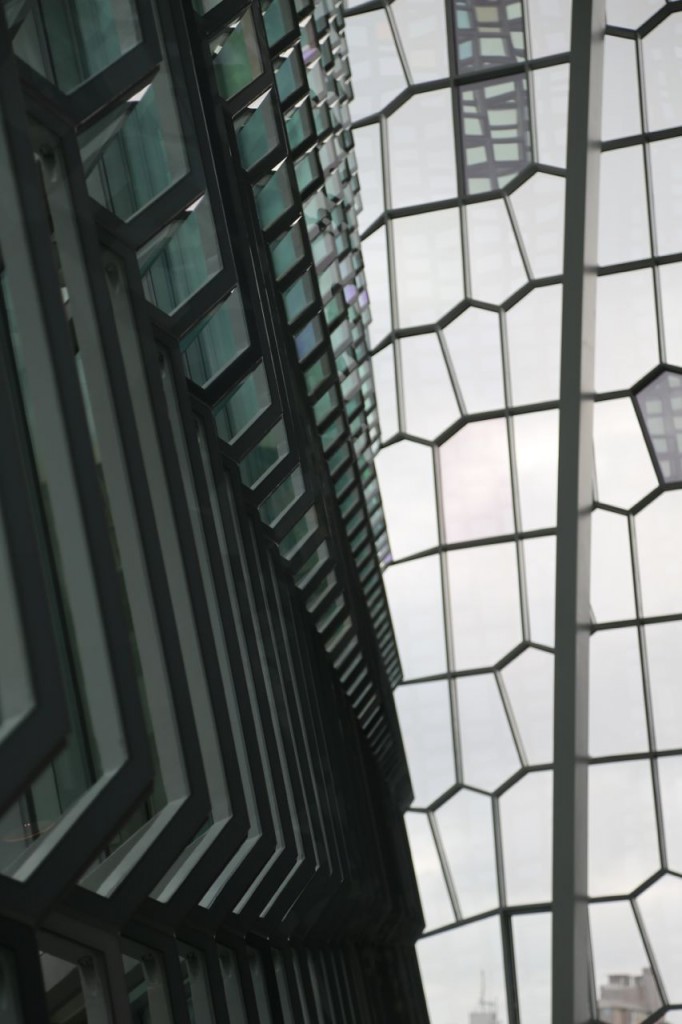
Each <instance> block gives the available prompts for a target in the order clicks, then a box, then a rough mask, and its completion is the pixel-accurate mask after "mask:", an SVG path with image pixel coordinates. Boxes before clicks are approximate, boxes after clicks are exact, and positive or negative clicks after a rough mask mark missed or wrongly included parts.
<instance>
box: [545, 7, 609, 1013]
mask: <svg viewBox="0 0 682 1024" xmlns="http://www.w3.org/2000/svg"><path fill="white" fill-rule="evenodd" d="M604 8H605V4H604V0H573V22H572V31H571V73H570V93H569V107H568V164H567V185H566V222H565V224H566V227H565V242H564V298H563V314H562V351H561V396H560V434H559V496H558V519H557V534H558V535H557V581H556V595H557V596H556V671H555V680H554V691H555V693H554V697H555V709H554V759H555V769H554V890H553V892H554V895H553V899H554V904H553V936H552V937H553V953H552V976H553V1006H552V1024H585V1022H587V1021H589V1019H590V1017H591V1006H590V1004H591V996H590V989H591V984H590V976H589V931H588V917H587V753H588V749H587V730H588V667H589V619H590V508H591V504H592V412H593V399H592V393H593V390H594V333H595V305H596V284H597V274H596V265H597V224H598V198H599V139H600V119H601V93H602V61H603V40H604V24H605V9H604Z"/></svg>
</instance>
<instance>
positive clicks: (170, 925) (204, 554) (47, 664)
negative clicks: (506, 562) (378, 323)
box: [0, 0, 426, 1024]
mask: <svg viewBox="0 0 682 1024" xmlns="http://www.w3.org/2000/svg"><path fill="white" fill-rule="evenodd" d="M0 22H1V24H0V46H1V47H2V51H1V54H0V92H1V94H2V95H1V97H0V99H1V102H0V108H1V113H0V183H1V187H0V192H1V193H2V207H3V209H2V217H1V218H0V253H1V259H2V265H1V268H2V269H1V284H2V290H1V298H0V359H1V360H2V367H1V369H0V388H1V389H2V399H1V400H0V416H1V417H2V419H3V422H2V458H1V459H0V562H1V563H2V564H1V566H0V588H1V593H2V614H1V615H0V636H1V639H0V651H1V652H2V654H1V660H2V669H1V672H0V804H1V806H0V1019H1V1020H2V1022H3V1024H20V1022H22V1024H47V1022H51V1024H57V1022H59V1024H85V1022H87V1024H104V1022H108V1024H143V1022H144V1024H169V1022H173V1024H194V1022H196V1024H199V1022H201V1024H209V1022H210V1024H222V1022H227V1021H230V1022H238V1024H255V1022H259V1024H263V1022H272V1024H284V1022H287V1024H289V1022H290V1024H300V1022H303V1021H307V1022H310V1024H316V1022H320V1021H328V1022H332V1021H334V1022H338V1024H346V1022H349V1021H354V1022H357V1024H365V1022H367V1024H379V1022H382V1021H387V1020H390V1021H392V1022H399V1021H401V1022H402V1021H405V1022H408V1021H409V1022H412V1021H416V1022H422V1021H424V1020H426V1016H425V1007H424V1001H423V996H422V988H421V982H420V978H419V973H418V968H417V962H416V958H415V953H414V940H415V938H416V936H417V934H418V933H419V931H420V930H421V927H422V918H421V911H420V904H419V899H418V894H417V890H416V886H415V882H414V875H413V870H412V866H411V861H410V857H409V850H408V846H407V840H406V836H405V830H404V825H403V821H402V812H403V811H404V809H405V808H406V807H407V806H408V804H409V802H410V799H411V788H410V781H409V776H408V772H407V768H406V762H405V756H404V752H403V747H402V741H401V736H400V731H399V728H398V724H397V719H396V714H395V709H394V704H393V701H392V697H391V688H392V687H393V686H395V685H396V684H397V683H398V682H399V681H400V678H401V670H400V663H399V659H398V656H397V651H396V645H395V640H394V636H393V630H392V626H391V622H390V618H389V615H388V608H387V603H386V597H385V593H384V589H383V584H382V579H381V571H380V570H381V565H382V564H383V563H384V562H385V561H386V560H387V559H388V555H389V553H388V547H387V540H386V530H385V525H384V521H383V516H382V511H381V504H380V500H379V493H378V485H377V481H376V475H375V471H374V466H373V459H374V455H375V453H376V451H377V449H378V443H379V434H378V424H377V413H376V408H375V400H374V391H373V385H372V377H371V369H370V363H369V358H368V343H367V336H366V329H367V323H368V321H369V309H368V302H367V292H366V287H365V282H364V277H363V269H362V260H361V256H360V252H359V238H358V231H357V225H356V214H355V207H356V205H358V198H357V195H358V179H357V168H356V163H355V157H354V152H353V144H352V135H351V132H350V116H349V112H348V100H349V97H350V95H351V87H350V76H349V68H348V61H347V54H346V42H345V35H344V30H343V18H342V13H341V10H340V5H339V4H338V3H336V2H331V0H322V2H316V3H313V2H312V0H260V2H257V0H254V2H251V3H246V2H243V0H239V2H237V3H235V2H234V0H222V2H217V3H214V2H211V0H200V2H197V4H196V5H195V6H194V7H193V6H192V5H191V4H190V3H184V2H182V0H173V2H170V3H169V2H164V0H160V2H158V3H156V2H149V0H140V2H137V0H95V2H91V0H73V2H68V3H62V2H61V0H60V2H55V0H36V2H35V3H31V2H29V3H23V2H19V3H15V2H14V0H9V2H7V3H4V4H3V5H2V10H1V13H0Z"/></svg>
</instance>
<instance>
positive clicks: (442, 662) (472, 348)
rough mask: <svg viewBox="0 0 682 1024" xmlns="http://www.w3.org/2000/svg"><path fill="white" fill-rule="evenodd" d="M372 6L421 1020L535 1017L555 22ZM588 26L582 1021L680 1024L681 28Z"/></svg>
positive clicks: (557, 194) (677, 23) (368, 238)
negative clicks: (590, 369)
mask: <svg viewBox="0 0 682 1024" xmlns="http://www.w3.org/2000/svg"><path fill="white" fill-rule="evenodd" d="M346 6H347V7H348V8H349V9H348V12H347V23H348V25H349V29H348V31H349V39H350V59H351V66H353V62H354V60H355V54H356V52H357V53H358V58H359V59H360V60H361V61H362V65H363V68H365V69H367V68H371V67H372V66H373V67H374V69H375V73H376V74H377V75H379V63H375V64H374V65H372V55H371V53H372V52H371V49H370V48H369V46H368V47H367V48H366V49H364V50H362V52H360V51H359V50H357V51H356V49H354V45H353V40H354V36H355V35H359V33H360V27H359V26H360V24H361V23H362V19H363V18H365V17H368V15H366V14H364V13H363V11H362V6H364V5H362V6H361V5H357V4H347V5H346ZM372 6H373V8H375V9H376V14H375V16H376V17H377V18H378V17H379V13H378V11H379V8H380V7H383V8H384V9H383V10H382V12H381V16H382V17H385V24H386V30H387V31H386V34H385V36H384V38H385V39H388V38H389V35H388V33H389V31H390V36H391V39H392V41H395V43H396V46H395V54H396V60H397V61H400V64H401V68H402V74H403V76H404V79H405V82H406V83H407V84H406V85H405V84H403V82H402V79H399V78H398V76H396V78H395V79H393V80H392V85H391V87H392V91H391V94H390V95H386V96H384V97H378V96H377V98H376V100H375V101H374V103H373V107H372V106H371V105H370V101H369V98H368V96H367V95H366V94H365V96H364V98H363V100H362V101H361V106H359V107H358V108H357V112H356V109H355V108H353V111H354V117H355V125H354V131H355V134H356V138H357V140H358V142H357V152H358V165H359V175H360V180H361V184H362V186H363V196H364V197H366V200H367V203H366V206H365V209H364V210H363V211H361V212H360V216H359V222H360V226H361V229H362V232H363V234H362V239H363V258H364V262H365V272H366V275H367V282H368V292H369V298H370V303H371V306H372V310H373V323H372V325H371V332H372V351H373V370H374V378H375V383H376V387H377V399H378V405H379V413H380V422H381V427H382V445H383V447H382V450H381V452H380V454H379V456H378V458H377V469H378V474H379V482H380V486H381V491H382V495H383V498H384V509H385V514H386V521H387V526H388V533H389V539H390V541H391V546H392V554H393V561H392V563H391V564H390V565H389V566H388V567H387V568H386V570H385V574H384V578H385V581H386V587H387V591H388V596H389V602H390V605H391V612H392V616H393V620H394V624H395V627H396V632H397V640H398V647H399V650H400V654H401V659H402V662H403V668H404V676H405V680H404V682H403V683H402V684H401V685H399V686H398V687H397V688H396V691H395V696H396V706H397V710H398V716H399V720H400V725H401V729H402V731H403V740H404V743H405V747H406V751H407V754H408V760H409V763H410V770H411V774H412V779H413V786H414V802H413V806H412V808H411V809H410V811H409V812H408V814H407V816H406V824H407V832H408V838H409V840H410V845H411V849H412V854H413V861H414V864H415V869H416V873H417V881H418V885H419V890H420V895H421V900H422V907H423V910H424V916H425V932H424V936H423V938H422V939H421V940H420V941H419V943H418V946H417V949H418V955H419V960H420V967H421V972H422V979H423V982H424V988H425V994H426V999H427V1004H428V1008H429V1013H430V1018H431V1022H432V1024H451V1022H452V1021H458V1020H461V1021H467V1020H469V1021H470V1022H474V1021H476V1022H479V1021H485V1022H486V1024H518V1022H521V1024H545V1022H546V1021H548V1020H551V1019H552V1011H551V1000H552V966H551V951H550V945H551V931H552V914H553V909H554V908H553V902H552V897H553V893H552V871H553V863H554V856H555V852H554V842H553V832H554V827H555V826H554V824H553V806H552V804H553V773H554V752H553V749H552V748H553V743H552V740H553V734H554V707H553V702H554V672H555V658H554V644H555V637H554V625H555V604H556V595H555V564H556V551H557V493H558V477H559V475H560V473H561V467H560V465H559V428H560V412H559V393H560V374H559V367H560V363H561V351H562V309H563V303H564V297H563V264H564V206H565V202H566V189H565V185H566V182H565V177H566V166H567V142H566V139H567V125H568V119H567V118H568V115H567V108H568V96H569V68H568V65H567V59H568V56H569V53H570V49H571V40H570V14H571V12H570V4H559V3H544V2H540V0H525V2H524V3H522V4H517V3H512V4H503V3H497V2H491V3H464V2H463V3H453V4H446V5H443V6H444V7H445V18H444V19H443V18H442V13H443V12H441V11H440V6H441V5H439V4H437V3H434V4H429V5H426V4H425V5H423V7H419V8H418V5H417V4H416V3H411V2H410V0H395V2H394V3H393V4H386V5H380V4H379V3H377V4H375V5H372ZM356 7H358V8H359V10H358V13H357V14H355V13H354V9H355V8H356ZM427 7H428V10H427ZM436 9H438V11H437V10H436ZM422 12H423V17H422ZM410 17H411V18H412V19H413V20H412V22H410V21H409V18H410ZM439 19H441V20H439ZM606 21H607V26H606V34H605V39H604V58H605V59H604V87H603V100H602V111H601V115H602V116H601V140H602V141H601V157H600V173H601V183H600V199H599V217H598V220H599V225H598V226H599V231H598V266H597V270H596V277H597V280H596V325H595V335H596V346H595V349H596V351H595V388H594V408H593V414H594V415H593V424H592V428H591V429H592V435H593V445H592V450H593V453H594V471H593V473H592V474H591V475H592V478H593V481H594V493H593V507H592V515H591V546H590V550H589V555H585V556H584V557H586V558H587V559H588V562H589V574H590V586H589V596H590V602H589V603H590V609H591V616H590V634H591V636H590V653H589V658H590V668H589V756H588V762H589V768H588V772H589V802H588V805H587V807H586V812H585V813H586V817H587V819H588V821H589V847H587V846H586V847H585V851H584V852H585V856H586V857H587V865H588V875H589V883H588V884H589V896H590V901H591V902H590V910H589V927H590V933H591V973H592V977H591V985H592V991H593V995H594V1001H593V1005H592V1008H591V1013H590V1015H589V1016H590V1019H591V1021H593V1022H599V1024H613V1022H614V1021H627V1024H634V1022H635V1021H637V1022H642V1021H644V1020H649V1019H650V1020H654V1019H656V1020H661V1021H665V1022H671V1024H672V1022H673V1021H676V1020H679V1019H682V992H681V991H680V988H679V981H678V978H679V975H678V973H677V972H678V971H679V970H680V969H682V961H680V957H679V934H680V933H679V924H678V923H675V922H674V920H673V918H674V914H675V912H676V911H675V908H676V907H677V905H678V902H677V901H678V900H680V899H682V897H681V896H680V892H679V884H678V883H679V879H678V878H677V872H678V871H679V866H678V864H679V861H678V859H677V858H678V838H677V833H678V831H679V829H678V825H677V824H676V817H675V811H674V810H673V807H674V806H675V804H674V801H675V799H677V798H678V797H679V793H680V792H681V791H682V771H681V769H680V765H681V764H682V761H681V755H682V732H681V731H680V726H679V723H680V721H681V718H680V714H682V705H680V704H679V696H678V692H677V688H676V686H675V683H674V680H675V678H676V673H677V674H679V663H680V658H682V633H681V626H682V586H681V585H680V583H679V580H680V579H681V578H682V564H680V560H679V558H678V556H677V554H676V552H678V550H679V545H678V543H677V541H676V535H677V533H678V532H679V515H680V514H682V499H681V498H680V492H679V490H678V488H677V485H678V484H679V483H680V482H681V481H682V463H681V462H680V450H679V445H678V438H680V437H681V435H682V415H681V413H682V409H681V410H678V408H677V402H678V388H679V389H680V392H681V394H680V398H682V374H681V373H680V371H679V370H678V369H677V367H679V366H680V365H682V345H681V343H680V337H681V335H680V331H679V322H680V317H681V316H682V303H681V302H680V298H679V296H680V295H682V250H681V249H680V239H681V238H682V206H681V205H680V202H679V174H678V168H679V165H680V159H681V158H682V149H681V148H680V146H681V143H680V133H681V132H682V107H681V106H680V103H679V95H680V85H681V84H682V82H681V79H682V72H681V71H680V67H681V65H680V61H679V45H680V41H681V40H682V13H680V11H679V8H678V5H677V4H666V3H664V2H663V0H641V2H633V3H627V4H626V3H621V2H620V0H608V2H607V3H606ZM355 22H357V23H358V26H357V27H353V28H351V27H350V26H352V25H354V23H355ZM410 24H411V25H412V27H413V29H412V32H411V33H410V32H408V25H410ZM444 30H445V31H446V33H447V36H448V44H449V53H450V59H451V65H450V68H449V87H450V90H451V92H452V96H453V110H454V123H453V133H452V143H453V148H454V154H455V159H454V164H455V168H456V171H457V179H456V180H455V175H453V174H452V172H451V171H448V167H449V164H448V162H447V159H446V158H445V155H444V154H445V146H446V140H447V144H449V139H450V124H449V120H448V117H447V116H446V115H445V113H444V114H443V115H442V117H443V121H444V123H445V125H446V127H445V129H444V132H442V133H441V134H440V139H439V143H440V145H442V147H443V148H442V149H438V148H437V147H436V148H433V147H431V145H430V144H429V141H428V126H427V124H426V106H425V102H424V99H423V97H425V96H428V95H429V92H428V86H425V84H424V83H425V81H428V78H425V77H424V72H423V70H422V69H423V66H424V65H423V63H422V64H421V65H420V66H419V71H414V70H413V67H412V63H413V62H415V56H414V54H415V49H416V45H415V42H414V39H415V38H419V39H423V40H424V43H423V48H424V49H425V50H426V48H427V47H430V48H431V52H432V53H433V55H434V67H437V68H438V73H436V71H434V73H433V75H432V79H431V89H432V90H433V93H432V96H433V110H434V111H435V110H436V109H437V103H438V102H439V100H438V99H437V97H438V96H439V92H442V91H443V90H444V84H445V82H444V78H445V74H446V72H445V71H444V70H443V65H442V63H439V62H438V61H439V58H438V57H437V53H438V48H437V45H436V42H435V38H436V34H437V33H438V32H442V31H444ZM395 66H396V67H397V64H396V65H395ZM493 68H494V71H495V75H494V78H493V77H491V78H488V77H487V75H488V74H489V73H490V70H489V69H493ZM363 74H370V71H369V70H365V71H363ZM412 83H414V84H415V85H416V84H418V85H419V88H418V90H417V91H416V92H415V93H414V94H413V92H412ZM423 90H426V91H423ZM418 109H419V110H420V111H421V112H422V114H423V115H424V116H422V118H421V119H420V118H419V117H418V116H417V111H418ZM443 109H444V108H443ZM448 113H449V111H448ZM412 124H414V126H415V127H414V131H415V132H416V133H418V138H419V139H420V140H421V143H422V144H421V145H420V146H418V147H412V149H411V150H409V152H408V149H409V147H408V145H407V143H404V144H403V146H402V148H401V146H400V144H399V143H398V141H397V135H398V128H399V126H400V125H405V126H408V125H412ZM431 151H433V152H435V153H437V170H435V169H434V167H432V166H431V165H430V164H429V153H430V152H431ZM570 157H571V154H570V153H569V154H568V159H569V161H570ZM422 168H423V169H422ZM448 173H449V175H450V178H449V183H448V178H447V175H448ZM365 183H367V186H365ZM448 189H450V196H448ZM455 190H456V191H455ZM681 404H682V403H681ZM678 421H679V422H678ZM559 543H561V538H559ZM678 707H679V708H680V712H679V713H678V711H677V710H675V709H677V708H678ZM586 1019H587V1018H586Z"/></svg>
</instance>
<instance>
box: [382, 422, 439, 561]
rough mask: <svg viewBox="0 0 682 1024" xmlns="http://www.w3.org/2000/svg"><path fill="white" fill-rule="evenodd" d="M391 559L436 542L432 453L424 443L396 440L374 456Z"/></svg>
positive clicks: (422, 548)
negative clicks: (395, 442)
mask: <svg viewBox="0 0 682 1024" xmlns="http://www.w3.org/2000/svg"><path fill="white" fill-rule="evenodd" d="M375 465H376V470H377V476H378V478H379V486H380V488H381V496H382V501H383V506H384V515H385V516H386V526H387V529H388V536H389V540H390V542H391V552H392V555H393V558H394V559H397V558H403V557H405V556H406V555H413V554H416V553H417V552H419V551H427V550H428V549H429V548H432V547H436V546H437V544H438V515H437V509H436V494H435V483H434V477H433V454H432V451H431V449H430V448H428V447H427V446H426V445H421V444H414V443H413V442H411V441H400V442H398V443H397V444H393V445H390V446H389V447H388V448H384V449H383V450H382V451H380V452H379V454H378V455H377V457H376V460H375Z"/></svg>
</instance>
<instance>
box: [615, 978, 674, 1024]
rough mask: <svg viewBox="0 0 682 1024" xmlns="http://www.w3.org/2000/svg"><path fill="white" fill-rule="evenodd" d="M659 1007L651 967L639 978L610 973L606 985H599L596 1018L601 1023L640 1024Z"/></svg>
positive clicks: (659, 1000) (659, 998)
mask: <svg viewBox="0 0 682 1024" xmlns="http://www.w3.org/2000/svg"><path fill="white" fill-rule="evenodd" d="M660 1005H661V997H660V995H659V993H658V989H657V987H656V982H655V981H654V978H653V975H652V973H651V968H650V967H645V968H644V970H643V971H642V973H641V974H639V975H632V974H610V975H609V980H608V982H607V984H606V985H602V986H600V990H599V1016H600V1018H601V1020H603V1021H604V1024H641V1022H642V1021H644V1020H646V1019H647V1018H648V1017H649V1015H650V1014H651V1013H652V1012H653V1011H654V1010H657V1009H658V1008H659V1006H660ZM664 1022H665V1018H663V1021H662V1022H661V1024H664Z"/></svg>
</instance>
